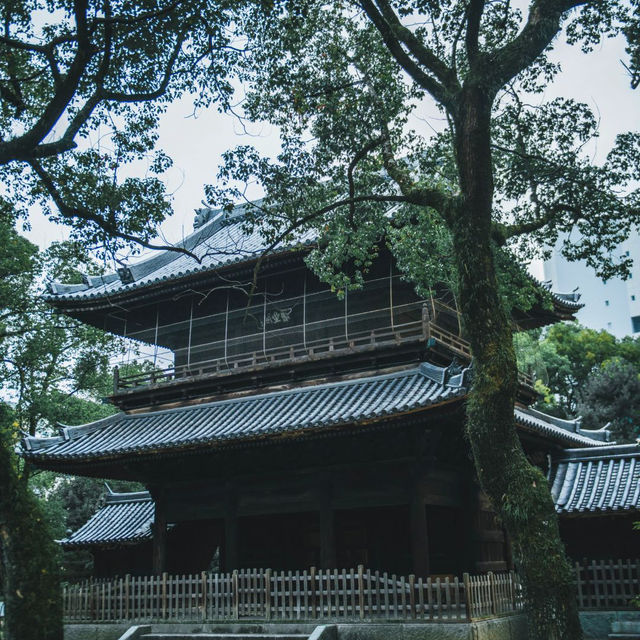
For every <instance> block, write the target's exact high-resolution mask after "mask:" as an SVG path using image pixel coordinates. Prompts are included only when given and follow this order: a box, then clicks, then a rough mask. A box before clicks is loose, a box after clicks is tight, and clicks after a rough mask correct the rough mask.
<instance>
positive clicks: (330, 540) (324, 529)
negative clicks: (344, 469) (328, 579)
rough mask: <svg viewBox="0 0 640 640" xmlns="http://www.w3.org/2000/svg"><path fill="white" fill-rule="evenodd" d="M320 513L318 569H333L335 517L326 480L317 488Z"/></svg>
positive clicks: (334, 557)
mask: <svg viewBox="0 0 640 640" xmlns="http://www.w3.org/2000/svg"><path fill="white" fill-rule="evenodd" d="M319 511H320V568H321V569H335V568H336V566H337V560H336V533H335V516H334V511H333V507H332V506H331V484H330V482H329V481H328V480H326V481H325V482H323V483H322V485H321V486H320V487H319Z"/></svg>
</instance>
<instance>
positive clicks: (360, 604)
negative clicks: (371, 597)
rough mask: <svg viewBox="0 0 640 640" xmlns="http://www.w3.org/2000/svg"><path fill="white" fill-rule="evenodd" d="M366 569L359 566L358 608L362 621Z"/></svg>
mask: <svg viewBox="0 0 640 640" xmlns="http://www.w3.org/2000/svg"><path fill="white" fill-rule="evenodd" d="M363 571H364V567H363V566H362V565H361V564H359V565H358V608H359V609H360V620H362V619H363V618H364V577H363V575H362V574H363Z"/></svg>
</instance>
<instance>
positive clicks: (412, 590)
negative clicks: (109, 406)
mask: <svg viewBox="0 0 640 640" xmlns="http://www.w3.org/2000/svg"><path fill="white" fill-rule="evenodd" d="M409 607H410V608H411V617H412V618H413V619H414V620H415V618H416V577H415V576H414V575H413V574H410V575H409Z"/></svg>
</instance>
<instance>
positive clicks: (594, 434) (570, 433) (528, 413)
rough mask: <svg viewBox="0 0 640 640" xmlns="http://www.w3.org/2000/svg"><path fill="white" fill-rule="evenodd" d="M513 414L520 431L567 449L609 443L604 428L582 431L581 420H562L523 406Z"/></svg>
mask: <svg viewBox="0 0 640 640" xmlns="http://www.w3.org/2000/svg"><path fill="white" fill-rule="evenodd" d="M515 414H516V421H517V422H518V424H519V425H520V427H521V428H522V429H524V430H528V431H532V432H534V433H536V434H538V435H539V434H542V435H545V436H548V437H549V438H551V439H553V440H556V441H558V442H561V443H562V444H563V445H565V446H568V447H575V446H582V445H584V446H586V447H590V446H594V443H596V444H601V443H603V442H608V441H609V436H610V433H609V431H608V430H607V428H606V426H605V427H602V429H597V430H590V429H582V428H581V423H582V418H576V419H575V420H563V419H562V418H556V417H555V416H550V415H548V414H546V413H542V411H536V410H535V409H531V408H530V407H524V406H517V407H516V410H515Z"/></svg>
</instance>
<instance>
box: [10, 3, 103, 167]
mask: <svg viewBox="0 0 640 640" xmlns="http://www.w3.org/2000/svg"><path fill="white" fill-rule="evenodd" d="M86 11H87V2H86V0H76V2H75V3H74V14H75V21H76V29H77V40H78V47H77V49H76V52H75V55H74V57H73V61H72V62H71V65H70V67H69V71H68V72H67V74H66V75H65V76H64V79H63V80H62V81H61V82H60V83H59V84H58V86H57V88H56V91H55V93H54V95H53V97H52V98H51V100H50V101H49V102H48V104H47V106H46V107H45V108H44V110H43V113H42V115H41V116H40V118H39V119H38V120H37V121H36V123H35V124H34V125H33V126H32V127H31V128H30V129H29V131H27V132H26V133H24V134H22V135H21V136H18V137H17V138H13V139H11V140H8V141H6V142H0V164H7V163H9V162H12V161H14V160H26V159H27V158H28V155H29V152H27V151H26V150H29V151H31V150H33V149H34V148H35V147H36V146H37V145H38V144H40V143H41V142H42V140H44V138H45V137H46V136H47V135H48V134H49V133H50V131H51V130H52V129H53V127H54V126H55V124H56V122H58V120H59V119H60V118H61V117H62V115H63V114H64V112H65V110H66V109H67V107H68V106H69V103H70V102H71V100H72V99H73V96H74V95H75V93H76V91H77V89H78V87H79V85H80V81H81V78H82V76H83V74H84V71H85V69H86V68H87V65H88V64H89V61H90V59H91V57H92V53H91V49H90V44H89V41H88V34H87V24H86Z"/></svg>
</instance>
